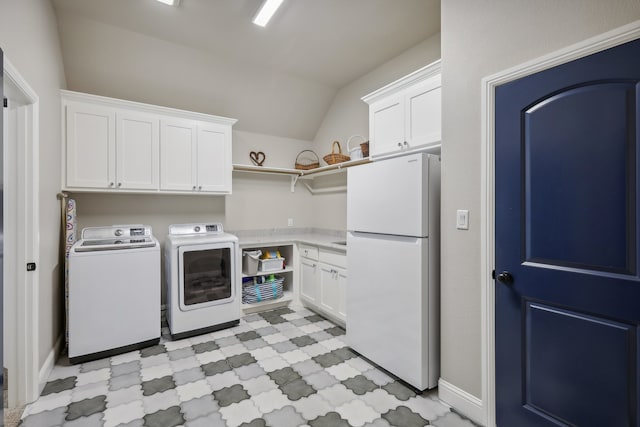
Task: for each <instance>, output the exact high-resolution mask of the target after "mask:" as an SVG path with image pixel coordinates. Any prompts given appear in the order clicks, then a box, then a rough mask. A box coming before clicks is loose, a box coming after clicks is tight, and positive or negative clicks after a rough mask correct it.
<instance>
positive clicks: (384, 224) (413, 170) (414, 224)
mask: <svg viewBox="0 0 640 427" xmlns="http://www.w3.org/2000/svg"><path fill="white" fill-rule="evenodd" d="M429 157H430V156H429V155H428V154H424V153H418V154H412V155H407V156H402V157H396V158H393V159H387V160H378V161H375V162H372V163H368V164H366V165H361V166H358V167H355V168H349V170H348V181H347V185H348V191H347V230H354V231H360V232H368V233H382V234H396V235H401V236H415V237H427V236H428V234H429V233H428V230H429V227H428V225H429V197H428V196H429V168H430V166H431V165H430V163H431V162H430V161H429Z"/></svg>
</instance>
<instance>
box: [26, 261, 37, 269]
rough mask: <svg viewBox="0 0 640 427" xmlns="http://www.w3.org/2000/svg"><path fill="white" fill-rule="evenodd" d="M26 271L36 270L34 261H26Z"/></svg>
mask: <svg viewBox="0 0 640 427" xmlns="http://www.w3.org/2000/svg"><path fill="white" fill-rule="evenodd" d="M27 271H36V263H35V262H28V263H27Z"/></svg>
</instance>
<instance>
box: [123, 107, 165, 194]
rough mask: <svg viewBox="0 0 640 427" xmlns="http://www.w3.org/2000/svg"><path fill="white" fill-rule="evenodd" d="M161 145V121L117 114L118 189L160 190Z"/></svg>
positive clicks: (135, 114) (129, 114)
mask: <svg viewBox="0 0 640 427" xmlns="http://www.w3.org/2000/svg"><path fill="white" fill-rule="evenodd" d="M159 145H160V138H159V120H158V118H156V117H154V116H152V115H149V114H141V113H134V112H130V111H116V186H117V187H118V188H121V189H127V190H157V189H158V161H159V152H160V148H159Z"/></svg>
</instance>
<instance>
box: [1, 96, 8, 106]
mask: <svg viewBox="0 0 640 427" xmlns="http://www.w3.org/2000/svg"><path fill="white" fill-rule="evenodd" d="M2 104H3V106H4V108H7V107H8V106H9V100H8V99H7V98H3V99H2Z"/></svg>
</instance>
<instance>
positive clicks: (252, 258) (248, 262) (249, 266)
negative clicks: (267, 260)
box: [242, 249, 262, 276]
mask: <svg viewBox="0 0 640 427" xmlns="http://www.w3.org/2000/svg"><path fill="white" fill-rule="evenodd" d="M260 255H262V251H261V250H259V249H258V250H257V251H244V252H242V272H243V273H244V274H246V275H248V276H252V275H254V274H256V273H257V272H258V261H259V260H260Z"/></svg>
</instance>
